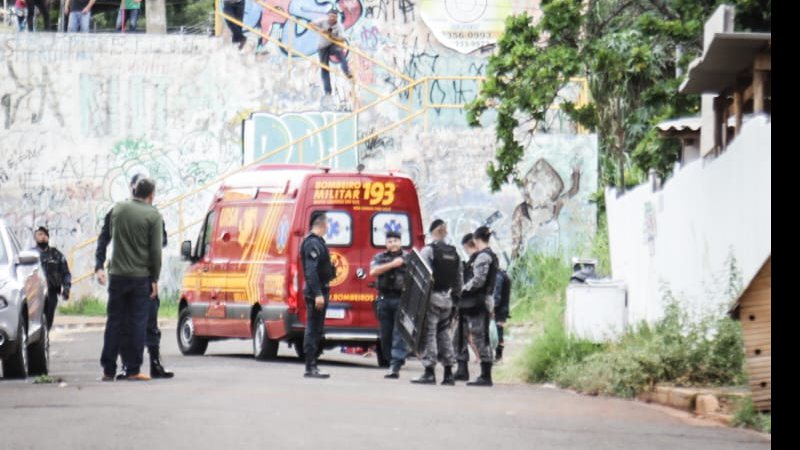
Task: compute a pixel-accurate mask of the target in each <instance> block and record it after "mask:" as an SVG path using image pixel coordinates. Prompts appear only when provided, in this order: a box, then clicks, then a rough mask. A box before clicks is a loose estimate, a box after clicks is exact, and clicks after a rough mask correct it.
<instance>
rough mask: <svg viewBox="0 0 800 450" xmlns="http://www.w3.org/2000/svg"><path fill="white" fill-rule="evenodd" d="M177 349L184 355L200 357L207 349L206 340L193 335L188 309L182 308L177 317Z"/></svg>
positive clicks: (192, 324)
mask: <svg viewBox="0 0 800 450" xmlns="http://www.w3.org/2000/svg"><path fill="white" fill-rule="evenodd" d="M177 331H178V348H179V349H180V350H181V353H183V354H184V355H202V354H203V353H205V352H206V348H208V339H206V338H201V337H198V336H196V335H195V334H194V323H193V322H192V314H191V313H190V312H189V308H183V309H182V310H181V313H180V315H179V316H178V330H177Z"/></svg>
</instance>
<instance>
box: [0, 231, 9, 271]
mask: <svg viewBox="0 0 800 450" xmlns="http://www.w3.org/2000/svg"><path fill="white" fill-rule="evenodd" d="M7 263H8V252H7V251H6V241H5V240H4V239H3V235H2V234H0V264H7Z"/></svg>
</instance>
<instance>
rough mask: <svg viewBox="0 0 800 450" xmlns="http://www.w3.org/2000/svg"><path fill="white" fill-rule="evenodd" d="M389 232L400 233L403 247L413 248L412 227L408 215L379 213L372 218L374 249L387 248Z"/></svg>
mask: <svg viewBox="0 0 800 450" xmlns="http://www.w3.org/2000/svg"><path fill="white" fill-rule="evenodd" d="M387 231H396V232H398V233H400V242H401V243H402V245H403V247H409V246H411V225H410V223H409V219H408V214H405V213H378V214H375V215H374V216H372V245H373V246H374V247H385V246H386V232H387Z"/></svg>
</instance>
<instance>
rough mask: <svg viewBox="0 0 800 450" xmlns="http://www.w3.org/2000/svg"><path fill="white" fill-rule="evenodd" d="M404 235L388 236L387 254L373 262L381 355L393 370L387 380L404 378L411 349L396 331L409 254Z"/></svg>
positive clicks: (370, 270)
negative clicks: (401, 375)
mask: <svg viewBox="0 0 800 450" xmlns="http://www.w3.org/2000/svg"><path fill="white" fill-rule="evenodd" d="M401 239H402V238H401V236H400V232H398V231H387V232H386V251H385V252H381V253H378V254H377V255H375V257H374V258H373V259H372V263H371V264H370V269H369V275H370V276H377V277H378V299H377V300H376V301H375V302H376V307H377V316H378V321H379V322H380V326H381V338H380V339H381V351H382V352H383V356H384V359H385V360H387V361H390V370H389V373H387V374H386V375H385V376H384V378H391V379H396V378H399V377H400V367H402V366H403V364H405V362H406V355H407V354H408V349H407V348H406V344H405V341H403V338H402V336H401V335H400V329H399V328H396V327H395V326H394V325H395V322H396V320H397V310H398V308H399V307H400V296H401V295H402V293H403V283H404V279H405V273H406V265H405V256H406V255H405V252H403V246H402V245H403V244H402V240H401Z"/></svg>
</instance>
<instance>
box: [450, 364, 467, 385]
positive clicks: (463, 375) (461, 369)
mask: <svg viewBox="0 0 800 450" xmlns="http://www.w3.org/2000/svg"><path fill="white" fill-rule="evenodd" d="M453 379H454V380H455V381H469V368H468V367H467V362H466V361H459V362H458V369H456V375H455V376H454V377H453Z"/></svg>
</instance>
